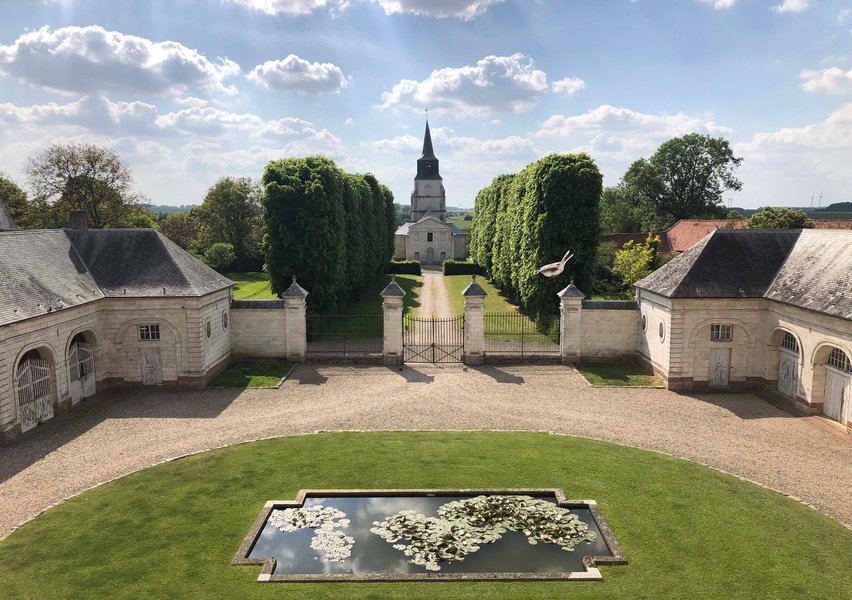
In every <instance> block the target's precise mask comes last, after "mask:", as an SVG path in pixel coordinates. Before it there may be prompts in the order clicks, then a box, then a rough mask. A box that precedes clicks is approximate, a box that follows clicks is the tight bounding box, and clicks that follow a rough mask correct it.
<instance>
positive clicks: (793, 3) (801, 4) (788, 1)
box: [772, 0, 810, 13]
mask: <svg viewBox="0 0 852 600" xmlns="http://www.w3.org/2000/svg"><path fill="white" fill-rule="evenodd" d="M808 8H810V0H784V2H782V3H781V4H779V5H777V6H773V7H772V10H774V11H775V12H780V13H783V12H804V11H806V10H808Z"/></svg>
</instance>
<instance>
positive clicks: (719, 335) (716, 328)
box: [710, 324, 734, 342]
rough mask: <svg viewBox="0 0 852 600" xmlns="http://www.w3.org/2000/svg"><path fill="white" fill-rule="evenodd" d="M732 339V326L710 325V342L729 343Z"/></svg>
mask: <svg viewBox="0 0 852 600" xmlns="http://www.w3.org/2000/svg"><path fill="white" fill-rule="evenodd" d="M733 337H734V326H733V325H716V324H713V325H710V341H711V342H730V341H731V340H732V339H733Z"/></svg>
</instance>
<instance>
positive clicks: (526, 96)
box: [380, 53, 549, 117]
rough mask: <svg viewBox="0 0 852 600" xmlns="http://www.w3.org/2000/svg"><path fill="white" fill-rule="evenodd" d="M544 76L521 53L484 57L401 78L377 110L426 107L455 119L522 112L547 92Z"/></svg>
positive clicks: (385, 94) (384, 97) (531, 106)
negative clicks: (424, 75) (419, 76)
mask: <svg viewBox="0 0 852 600" xmlns="http://www.w3.org/2000/svg"><path fill="white" fill-rule="evenodd" d="M548 89H549V88H548V85H547V75H546V74H545V73H544V71H541V70H539V69H536V68H535V65H534V63H533V61H532V59H530V58H528V57H527V56H525V55H523V54H520V53H518V54H513V55H512V56H486V57H485V58H483V59H482V60H480V61H478V62H477V63H476V65H475V66H465V67H460V68H449V67H448V68H444V69H438V70H436V71H432V73H431V74H430V75H429V77H427V78H426V79H425V80H423V81H414V80H411V79H403V80H402V81H400V82H399V83H397V84H396V85H394V86H393V89H392V90H391V91H390V92H385V93H383V94H382V104H381V105H380V108H391V107H400V108H417V109H423V108H428V109H429V110H434V111H435V112H451V113H452V114H453V115H455V116H461V117H471V116H485V115H488V114H491V113H493V112H499V111H508V112H516V113H518V112H525V111H528V110H530V109H532V108H533V107H534V106H535V105H536V102H537V101H538V98H539V96H541V95H542V94H545V93H547V92H548Z"/></svg>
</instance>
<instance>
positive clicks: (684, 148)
mask: <svg viewBox="0 0 852 600" xmlns="http://www.w3.org/2000/svg"><path fill="white" fill-rule="evenodd" d="M741 163H742V158H737V157H735V156H734V153H733V150H731V146H730V144H729V143H728V141H727V140H725V139H724V138H713V137H710V136H707V135H700V134H697V133H690V134H687V135H684V136H682V137H679V138H674V139H671V140H669V141H667V142H665V143H664V144H663V145H662V146H660V148H659V149H658V150H657V151H656V152H655V153H654V154H653V155H652V156H651V158H649V159H644V158H640V159H639V160H637V161H636V162H634V163H633V164H632V165H631V166H630V168H629V169H628V170H627V173H626V174H625V175H624V178H623V181H624V182H625V183H626V184H627V185H629V186H632V187H633V188H635V189H636V190H637V192H638V193H639V194H640V196H641V198H642V203H643V204H644V205H645V206H646V207H647V209H648V210H650V211H651V212H653V213H654V214H656V215H657V216H658V217H661V218H662V219H664V220H665V221H666V225H667V226H668V225H671V224H673V223H675V222H676V221H677V220H678V219H694V218H722V217H724V216H725V211H724V208H723V202H722V194H723V193H724V192H725V190H740V189H742V183H741V182H740V181H739V180H738V179H737V178H736V177H734V170H735V169H736V167H738V166H739V165H740V164H741Z"/></svg>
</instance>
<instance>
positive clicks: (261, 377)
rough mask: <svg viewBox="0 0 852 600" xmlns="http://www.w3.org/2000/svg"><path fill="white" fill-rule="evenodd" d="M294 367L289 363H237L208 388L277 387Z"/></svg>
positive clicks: (222, 373)
mask: <svg viewBox="0 0 852 600" xmlns="http://www.w3.org/2000/svg"><path fill="white" fill-rule="evenodd" d="M292 368H293V365H288V364H287V363H256V362H244V363H235V364H233V365H231V366H229V367H228V368H227V369H225V370H224V371H222V372H221V373H220V374H219V375H218V376H217V377H216V379H214V380H213V381H211V382H210V384H209V385H208V387H213V388H260V387H275V386H276V385H278V382H279V381H281V378H283V377H284V376H285V375H287V373H289V372H290V370H291V369H292Z"/></svg>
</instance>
